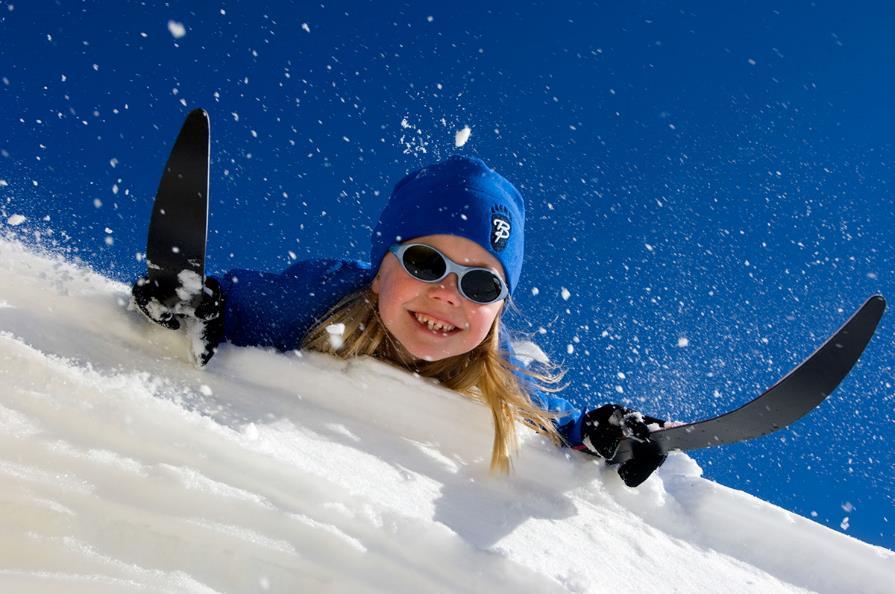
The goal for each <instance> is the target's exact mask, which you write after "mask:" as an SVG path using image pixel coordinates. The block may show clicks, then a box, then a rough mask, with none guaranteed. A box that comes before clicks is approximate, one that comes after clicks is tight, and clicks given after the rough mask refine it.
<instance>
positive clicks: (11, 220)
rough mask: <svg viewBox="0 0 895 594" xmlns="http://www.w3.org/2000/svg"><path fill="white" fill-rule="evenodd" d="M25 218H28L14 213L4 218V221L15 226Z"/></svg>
mask: <svg viewBox="0 0 895 594" xmlns="http://www.w3.org/2000/svg"><path fill="white" fill-rule="evenodd" d="M26 220H28V219H26V218H25V217H23V216H22V215H20V214H14V215H12V216H11V217H9V218H8V219H6V223H7V224H8V225H12V226H13V227H17V226H19V225H21V224H22V223H24V222H25V221H26Z"/></svg>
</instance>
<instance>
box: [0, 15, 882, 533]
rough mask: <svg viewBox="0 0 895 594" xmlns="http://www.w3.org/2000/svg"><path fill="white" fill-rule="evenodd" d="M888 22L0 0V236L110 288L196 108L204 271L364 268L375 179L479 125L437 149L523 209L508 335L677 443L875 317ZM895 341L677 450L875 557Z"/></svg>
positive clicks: (128, 268) (385, 181) (127, 263)
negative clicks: (50, 251) (671, 421)
mask: <svg viewBox="0 0 895 594" xmlns="http://www.w3.org/2000/svg"><path fill="white" fill-rule="evenodd" d="M147 4H156V3H147ZM254 4H255V6H260V5H258V4H257V3H254ZM197 5H198V6H197ZM199 6H201V7H199ZM448 6H450V8H448ZM489 6H490V8H488V7H489ZM428 17H431V19H430V18H428ZM169 20H174V21H177V22H180V23H183V25H184V26H185V28H186V35H185V36H184V37H182V38H180V39H176V38H175V37H173V36H172V34H171V33H170V32H169V30H168V21H169ZM303 23H306V24H307V26H308V28H309V29H310V32H306V31H305V30H303V28H302V24H303ZM893 25H895V5H892V4H890V3H879V4H869V3H868V4H864V3H861V2H856V3H855V2H852V3H848V4H847V5H846V4H843V3H838V2H829V3H822V2H821V3H795V2H787V3H780V6H775V5H773V4H772V3H767V2H748V3H747V2H691V3H679V2H674V3H669V2H640V3H634V2H624V3H609V2H607V3H586V4H585V3H577V2H524V3H517V2H507V3H486V2H452V3H450V4H449V5H448V4H444V3H440V2H439V3H425V2H407V3H397V2H343V3H338V2H332V3H330V2H324V3H322V4H321V3H320V2H315V3H299V2H289V3H287V2H279V3H271V4H269V5H267V6H262V7H260V8H259V7H251V8H250V7H249V3H247V2H242V3H237V2H233V1H221V2H215V3H197V2H168V3H166V4H165V5H160V6H143V5H141V4H138V3H135V2H128V3H122V2H90V1H85V2H78V3H75V2H57V3H54V2H34V1H29V2H24V1H21V2H19V1H11V0H4V1H3V2H2V3H0V36H2V37H0V38H2V40H3V42H2V44H0V130H2V140H0V151H2V152H0V155H2V156H0V180H4V182H5V185H4V184H3V183H0V221H2V222H4V223H5V222H6V221H7V219H8V217H9V216H10V215H12V214H21V215H24V216H26V217H27V218H28V220H27V221H26V222H25V223H24V224H22V225H19V226H17V227H8V226H5V225H4V227H5V228H6V230H7V231H13V232H15V233H16V234H18V236H20V237H23V238H26V239H28V240H29V241H36V242H40V243H42V244H44V245H49V246H52V247H54V249H58V250H63V251H65V252H66V253H67V254H68V255H69V257H71V258H80V259H82V260H84V261H86V262H88V263H89V264H90V265H92V266H93V267H95V268H97V269H99V270H101V271H103V272H105V273H107V274H109V275H111V276H113V277H115V278H119V279H122V280H126V279H130V278H132V277H133V276H134V275H136V274H137V273H138V272H140V271H141V267H142V265H141V264H140V262H139V261H138V260H137V257H136V255H137V254H138V253H139V252H141V251H142V249H143V247H144V243H145V234H146V225H147V223H148V218H149V213H150V209H151V201H152V198H153V196H154V193H155V189H156V186H157V184H158V178H159V175H160V173H161V171H162V167H163V164H164V162H165V159H166V158H167V153H168V151H169V150H170V146H171V143H172V141H173V139H174V137H175V136H176V133H177V130H178V128H179V126H180V123H181V121H182V119H183V117H184V116H185V114H186V113H187V112H188V111H189V110H190V109H193V108H196V107H204V108H206V109H207V110H208V111H209V112H210V114H211V118H212V130H213V133H212V136H213V148H212V151H213V154H212V156H213V163H212V168H213V169H212V182H211V186H212V214H211V230H210V237H209V253H208V261H209V264H208V266H209V269H210V270H211V271H217V272H220V271H223V270H225V269H227V268H229V267H231V266H241V267H252V268H260V269H274V270H276V269H280V268H282V267H283V266H285V265H286V264H288V263H289V261H290V260H291V258H293V257H298V258H303V257H309V256H337V257H352V258H363V257H365V255H366V252H367V247H368V237H369V233H370V229H371V226H372V225H373V223H374V222H375V218H376V217H377V215H378V213H379V211H380V210H381V208H382V206H383V205H384V202H385V198H386V196H387V195H388V192H389V190H390V188H391V186H392V185H393V184H394V182H395V181H396V180H397V179H398V178H399V177H400V176H402V175H403V174H404V173H405V172H406V171H408V170H410V169H412V168H415V167H417V166H420V165H422V164H426V163H430V162H433V161H435V160H437V159H441V158H444V157H446V156H447V155H449V154H451V153H453V152H455V150H457V149H454V147H453V139H454V132H455V131H456V130H458V129H460V128H462V127H463V126H464V125H469V126H470V127H471V128H472V137H471V139H470V141H469V143H468V144H467V145H466V146H465V147H463V148H462V149H459V150H460V151H461V152H465V153H470V154H476V155H479V156H481V157H482V158H484V159H485V160H486V161H487V162H488V163H489V164H491V165H492V166H493V167H495V168H496V169H497V170H498V171H500V172H501V173H503V174H504V175H506V176H507V177H508V178H509V179H511V180H513V181H514V182H515V183H516V184H517V185H518V186H519V187H520V188H521V189H522V190H523V192H524V194H525V196H526V199H527V203H528V226H527V244H528V248H529V249H528V251H527V255H526V269H525V271H523V278H522V283H521V286H520V287H519V290H518V292H517V294H516V302H517V304H518V306H519V308H520V310H521V314H519V315H516V316H515V317H514V319H513V323H514V326H515V328H516V329H518V330H525V331H530V332H535V333H536V338H537V340H538V341H539V342H540V343H541V344H542V346H544V348H545V349H546V350H547V351H548V352H550V353H551V354H552V355H553V356H554V358H555V359H557V360H558V361H560V362H562V363H563V364H564V365H565V366H566V367H567V368H568V370H569V376H568V377H569V379H570V380H571V383H572V387H571V388H570V391H569V392H568V395H569V397H570V398H574V399H577V400H579V401H581V402H589V403H593V404H596V403H599V402H604V401H607V400H621V401H624V402H628V403H630V404H633V405H635V406H636V407H638V408H641V409H643V410H645V411H648V412H651V413H653V414H659V415H668V416H671V417H674V418H677V419H681V420H694V419H697V418H701V417H704V416H708V415H711V414H715V413H719V412H722V411H725V410H728V409H730V408H733V407H735V406H737V405H739V404H742V403H744V402H745V401H747V400H749V399H750V398H752V397H754V396H755V395H756V394H757V393H758V392H760V391H761V390H762V389H764V388H765V387H767V386H768V385H770V384H772V383H773V382H774V381H775V380H776V379H778V377H780V376H781V375H782V374H783V373H785V372H786V371H787V370H788V369H789V368H791V367H792V366H793V365H795V364H796V363H797V362H798V361H800V360H801V359H802V358H804V357H805V356H807V355H808V354H810V353H811V351H812V350H813V349H814V348H815V347H816V346H818V345H819V343H820V342H822V340H823V339H824V338H825V337H826V336H827V335H829V334H830V333H832V332H833V331H834V330H835V329H836V328H837V327H838V325H839V324H840V323H841V322H842V321H844V320H845V319H846V317H847V316H848V315H849V314H850V313H851V311H852V310H854V309H855V308H856V307H857V306H858V305H860V304H861V303H862V302H863V301H864V299H865V298H866V297H867V296H868V295H870V294H871V293H873V292H876V291H881V292H883V293H884V294H887V295H888V296H890V297H892V296H893V295H895V279H893V272H895V266H893V265H895V258H893V247H895V246H893V243H895V241H893V234H892V226H893V222H895V214H893V207H895V197H893V190H892V186H891V183H890V182H891V180H892V174H891V171H892V143H891V138H892V134H893V131H895V124H893V116H892V108H891V97H892V94H893V82H892V81H893V76H892V64H893V63H895V44H892V43H891V37H890V36H891V31H892V30H893V28H895V27H893ZM402 120H404V121H405V125H403V126H402ZM47 217H48V219H47V220H44V219H46V218H47ZM290 252H291V254H290ZM563 287H565V288H567V289H568V290H569V292H570V293H571V295H570V297H569V299H568V300H564V299H563V298H562V288H563ZM534 288H537V289H538V291H537V294H536V295H535V294H533V289H534ZM540 328H543V329H544V333H542V334H537V332H538V330H539V329H540ZM892 332H893V323H892V321H891V319H889V318H885V319H884V320H883V323H882V324H881V326H880V329H879V332H878V335H877V337H876V339H875V340H874V342H873V343H871V345H870V347H869V349H868V351H867V353H866V355H865V356H864V358H863V359H862V360H861V362H860V364H859V366H858V367H857V368H856V370H855V371H854V372H853V373H852V374H851V376H850V377H849V378H848V379H847V380H846V381H845V382H844V383H843V384H842V386H841V388H840V389H839V390H838V391H837V392H836V393H835V394H834V396H833V397H832V398H831V399H830V400H829V401H828V402H826V403H825V404H824V405H823V406H822V407H820V409H818V410H817V411H816V412H814V413H813V414H812V415H810V416H809V417H808V418H807V419H806V420H803V421H801V422H799V423H797V424H796V425H795V426H794V427H792V428H791V429H789V430H786V431H783V432H780V433H778V434H775V435H774V436H770V437H766V438H763V439H760V440H756V441H753V442H751V443H748V444H741V445H737V446H730V447H726V448H717V449H714V450H709V451H702V452H696V453H694V457H695V458H696V459H697V460H698V461H699V462H700V464H701V465H702V466H703V467H704V468H705V474H706V476H707V477H709V478H711V479H713V480H716V481H718V482H721V483H723V484H727V485H730V486H733V487H736V488H740V489H743V490H746V491H748V492H750V493H753V494H755V495H756V496H758V497H761V498H763V499H767V500H769V501H772V502H774V503H777V504H779V505H782V506H783V507H785V508H787V509H790V510H793V511H795V512H797V513H800V514H803V515H808V516H814V517H815V518H816V519H817V521H819V522H821V523H823V524H826V525H829V526H830V527H832V528H834V529H836V530H842V529H843V527H842V526H841V525H840V524H841V522H842V521H843V518H846V517H848V526H847V528H846V529H845V530H846V532H847V533H848V534H851V535H854V536H856V537H859V538H861V539H864V540H867V541H869V542H873V543H877V544H882V545H884V546H886V547H888V548H895V525H893V524H895V514H893V500H895V488H893V486H892V476H891V475H892V470H893V465H895V455H893V453H892V450H891V445H890V442H891V440H892V438H893V435H895V429H893V421H895V418H893V417H895V415H893V412H892V409H893V402H895V388H893V385H892V384H893V362H895V357H893V355H892V348H891V347H892ZM682 338H686V339H687V340H688V341H689V345H688V346H685V347H682V346H679V341H680V339H682ZM568 345H571V346H572V347H573V348H572V349H571V350H570V349H569V348H568Z"/></svg>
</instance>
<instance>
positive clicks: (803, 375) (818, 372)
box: [610, 295, 886, 463]
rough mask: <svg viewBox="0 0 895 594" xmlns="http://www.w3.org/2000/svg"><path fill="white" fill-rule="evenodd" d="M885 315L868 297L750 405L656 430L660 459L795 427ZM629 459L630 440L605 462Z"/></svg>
mask: <svg viewBox="0 0 895 594" xmlns="http://www.w3.org/2000/svg"><path fill="white" fill-rule="evenodd" d="M885 309H886V301H885V299H883V297H882V296H881V295H874V296H872V297H870V299H868V300H867V301H866V302H865V303H864V305H862V306H861V307H860V308H859V309H858V310H857V311H856V312H855V313H854V314H853V315H852V316H851V317H850V318H849V319H848V321H847V322H845V324H843V326H842V327H841V328H840V329H839V330H838V331H837V332H836V333H835V334H833V335H832V336H831V337H830V338H829V339H827V341H826V342H825V343H824V344H823V345H821V347H820V348H819V349H817V350H816V351H815V352H814V354H812V355H811V356H810V357H808V358H807V359H805V361H803V362H802V363H801V364H800V365H798V366H797V367H796V368H795V369H793V370H792V371H790V372H789V373H788V374H787V375H786V376H784V377H783V378H782V379H781V380H780V381H778V382H777V383H776V384H774V385H773V386H772V387H771V388H769V389H768V390H766V391H765V392H764V393H763V394H761V395H760V396H758V397H757V398H755V399H754V400H752V401H751V402H748V403H746V404H745V405H743V406H741V407H740V408H738V409H735V410H733V411H730V412H727V413H724V414H722V415H719V416H717V417H713V418H710V419H705V420H702V421H697V422H694V423H689V424H686V425H679V426H676V427H670V428H667V429H660V430H658V431H655V432H653V433H652V434H651V435H650V440H651V441H652V443H653V444H654V446H655V447H657V448H658V449H659V450H660V451H661V453H663V454H664V453H667V452H670V451H673V450H696V449H700V448H708V447H712V446H718V445H725V444H730V443H736V442H739V441H746V440H749V439H754V438H756V437H761V436H763V435H767V434H769V433H773V432H774V431H777V430H778V429H782V428H783V427H786V426H788V425H790V424H792V423H794V422H796V421H797V420H799V419H800V418H802V417H803V416H805V415H806V414H808V413H809V412H810V411H811V410H812V409H814V408H815V407H816V406H817V405H819V404H820V403H821V402H823V401H824V400H825V399H826V398H827V396H829V395H830V394H831V393H832V392H833V390H835V389H836V387H837V386H838V385H839V383H840V382H841V381H842V380H843V379H844V378H845V376H847V375H848V373H849V372H850V371H851V369H852V367H853V366H854V365H855V363H856V362H857V361H858V358H859V357H860V356H861V353H863V352H864V348H865V347H866V346H867V343H868V342H870V338H871V337H872V336H873V333H874V331H875V330H876V326H877V324H878V323H879V321H880V318H881V317H882V315H883V312H884V311H885ZM632 456H633V454H632V443H631V440H630V439H624V440H622V441H621V443H620V444H619V448H618V451H617V452H616V454H615V456H614V457H613V458H612V460H610V462H613V463H622V462H625V461H627V460H629V459H631V457H632Z"/></svg>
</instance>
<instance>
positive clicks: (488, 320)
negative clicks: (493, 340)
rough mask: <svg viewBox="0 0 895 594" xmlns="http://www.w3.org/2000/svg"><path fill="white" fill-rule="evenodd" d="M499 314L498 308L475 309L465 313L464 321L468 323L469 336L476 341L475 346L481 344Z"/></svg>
mask: <svg viewBox="0 0 895 594" xmlns="http://www.w3.org/2000/svg"><path fill="white" fill-rule="evenodd" d="M499 313H500V307H499V306H498V307H493V306H488V307H475V308H473V309H472V310H470V311H468V312H467V315H466V319H467V320H468V322H469V334H470V337H471V338H473V339H474V340H475V341H476V345H478V344H479V343H481V342H482V341H483V340H484V339H485V336H487V335H488V331H489V330H490V329H491V326H492V325H493V324H494V320H495V318H497V315H498V314H499Z"/></svg>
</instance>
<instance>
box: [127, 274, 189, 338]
mask: <svg viewBox="0 0 895 594" xmlns="http://www.w3.org/2000/svg"><path fill="white" fill-rule="evenodd" d="M131 295H132V296H133V298H134V305H136V306H137V309H139V310H140V311H141V312H143V315H145V316H146V317H147V318H149V319H150V320H151V321H153V322H155V323H156V324H158V325H159V326H164V327H165V328H168V329H170V330H177V329H178V328H180V320H179V319H178V317H177V313H176V311H175V308H172V307H168V306H166V305H164V304H163V303H162V300H161V297H162V295H161V294H160V291H159V287H158V285H154V284H152V283H151V282H149V278H148V277H145V276H141V277H140V278H138V279H137V281H136V282H135V283H134V286H133V287H131Z"/></svg>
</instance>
